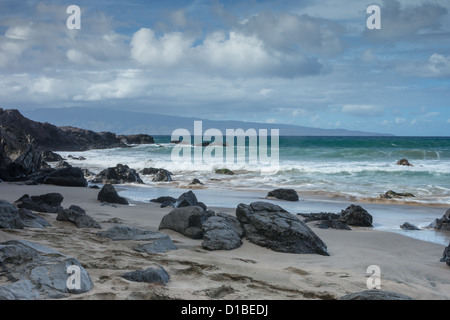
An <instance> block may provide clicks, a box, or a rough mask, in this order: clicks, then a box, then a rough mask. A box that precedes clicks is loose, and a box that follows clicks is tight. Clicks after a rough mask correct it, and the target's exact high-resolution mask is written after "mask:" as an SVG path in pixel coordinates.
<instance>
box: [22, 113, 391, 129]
mask: <svg viewBox="0 0 450 320" xmlns="http://www.w3.org/2000/svg"><path fill="white" fill-rule="evenodd" d="M21 112H22V114H23V115H24V116H26V117H28V118H30V119H32V120H35V121H39V122H49V123H51V124H54V125H56V126H73V127H77V128H82V129H89V130H92V131H95V132H103V131H108V132H113V133H116V134H124V135H130V134H149V135H153V136H157V135H171V134H172V132H173V131H174V130H175V129H178V128H183V129H187V130H189V131H190V132H191V134H193V128H194V121H196V120H202V122H203V132H204V131H205V130H207V129H211V128H215V129H218V130H220V131H222V132H223V133H224V134H225V130H226V129H243V130H247V129H250V128H253V129H255V130H258V129H267V130H268V134H269V135H270V129H279V130H280V136H389V135H387V134H382V133H374V132H363V131H352V130H345V129H320V128H311V127H303V126H296V125H287V124H272V123H271V124H267V123H256V122H243V121H229V120H223V121H219V120H206V119H199V118H190V117H180V116H169V115H161V114H151V113H144V112H131V111H123V110H122V111H120V110H109V109H101V108H80V107H74V108H56V109H53V108H45V109H36V110H24V111H21Z"/></svg>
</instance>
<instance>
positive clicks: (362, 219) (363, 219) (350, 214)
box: [339, 204, 373, 227]
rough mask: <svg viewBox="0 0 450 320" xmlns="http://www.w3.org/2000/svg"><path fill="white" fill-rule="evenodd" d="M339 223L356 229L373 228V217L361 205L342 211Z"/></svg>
mask: <svg viewBox="0 0 450 320" xmlns="http://www.w3.org/2000/svg"><path fill="white" fill-rule="evenodd" d="M339 221H341V222H343V223H345V224H347V225H349V226H356V227H372V226H373V225H372V222H373V217H372V215H371V214H370V213H368V212H367V211H366V210H365V209H364V208H362V207H361V206H359V205H354V204H352V205H350V206H349V207H348V208H347V209H345V210H342V211H341V217H340V218H339Z"/></svg>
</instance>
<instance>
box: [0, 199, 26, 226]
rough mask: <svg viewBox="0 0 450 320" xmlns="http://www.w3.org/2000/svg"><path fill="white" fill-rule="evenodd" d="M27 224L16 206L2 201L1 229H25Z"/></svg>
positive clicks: (0, 213)
mask: <svg viewBox="0 0 450 320" xmlns="http://www.w3.org/2000/svg"><path fill="white" fill-rule="evenodd" d="M24 227H25V224H24V222H23V220H22V218H21V217H20V214H19V211H18V210H17V208H16V207H15V206H13V205H12V204H10V203H9V202H7V201H4V200H0V229H23V228H24Z"/></svg>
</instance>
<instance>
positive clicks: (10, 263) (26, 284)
mask: <svg viewBox="0 0 450 320" xmlns="http://www.w3.org/2000/svg"><path fill="white" fill-rule="evenodd" d="M73 269H74V270H75V272H78V274H77V277H75V278H78V280H79V281H75V283H73V282H71V280H72V279H71V278H70V276H71V274H70V273H69V271H70V270H73ZM0 271H1V273H2V275H4V276H5V277H6V279H7V281H6V282H3V281H2V285H0V300H41V299H59V298H64V297H67V296H68V294H80V293H84V292H88V291H89V290H91V288H92V285H93V283H92V280H91V278H90V277H89V274H88V273H87V272H86V270H85V269H84V268H83V266H82V265H81V263H80V262H79V261H78V260H77V259H75V258H72V257H69V256H66V255H64V254H62V253H60V252H58V251H56V250H53V249H51V248H48V247H46V246H43V245H41V244H37V243H32V242H29V241H25V240H11V241H7V242H3V243H0Z"/></svg>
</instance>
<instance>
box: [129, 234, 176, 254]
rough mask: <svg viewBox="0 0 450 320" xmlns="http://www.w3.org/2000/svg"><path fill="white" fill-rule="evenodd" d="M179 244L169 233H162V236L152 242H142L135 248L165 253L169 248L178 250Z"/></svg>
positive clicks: (144, 251)
mask: <svg viewBox="0 0 450 320" xmlns="http://www.w3.org/2000/svg"><path fill="white" fill-rule="evenodd" d="M177 249H178V248H177V246H176V245H175V244H174V243H173V241H172V239H170V237H169V235H167V234H165V235H163V234H161V237H160V238H158V239H156V240H155V241H153V242H150V243H144V244H140V245H138V246H135V247H133V250H135V251H137V252H143V253H164V252H166V251H169V250H177Z"/></svg>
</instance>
